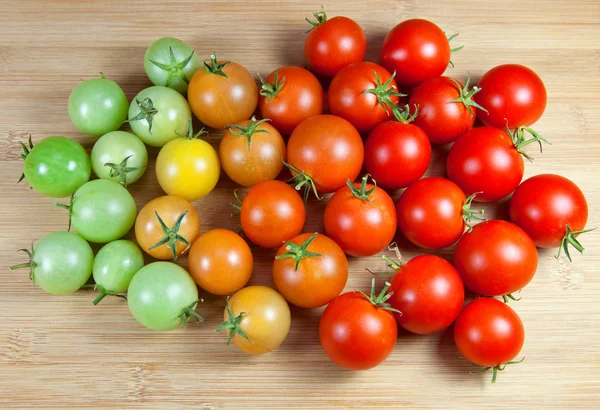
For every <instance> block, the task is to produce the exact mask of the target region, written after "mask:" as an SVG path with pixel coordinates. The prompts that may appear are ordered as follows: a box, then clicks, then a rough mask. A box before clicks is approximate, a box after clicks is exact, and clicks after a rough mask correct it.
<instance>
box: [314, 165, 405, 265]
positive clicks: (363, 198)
mask: <svg viewBox="0 0 600 410" xmlns="http://www.w3.org/2000/svg"><path fill="white" fill-rule="evenodd" d="M368 177H369V175H368V174H367V175H365V176H364V178H363V179H362V183H361V184H358V183H356V184H352V183H350V181H348V182H347V186H345V187H343V188H340V189H339V190H338V191H337V192H336V193H335V194H334V195H333V196H332V197H331V198H330V199H329V202H327V205H326V206H325V216H324V219H325V232H326V233H327V236H329V237H330V238H331V239H333V240H334V241H335V242H336V243H337V244H338V245H340V247H341V248H342V249H343V250H344V252H346V253H347V254H348V255H350V256H370V255H375V254H376V253H378V252H381V251H382V250H383V249H385V248H386V247H387V246H388V245H389V244H390V242H391V241H392V240H393V239H394V235H395V234H396V212H395V209H394V201H392V198H390V196H389V195H388V194H387V193H386V192H385V191H384V190H383V189H381V188H379V187H377V186H374V185H371V184H367V179H368Z"/></svg>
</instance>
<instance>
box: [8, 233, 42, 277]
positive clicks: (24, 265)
mask: <svg viewBox="0 0 600 410" xmlns="http://www.w3.org/2000/svg"><path fill="white" fill-rule="evenodd" d="M17 252H23V253H25V254H26V255H27V257H28V258H29V261H28V262H24V263H19V264H16V265H12V266H11V267H10V268H9V269H10V270H15V269H22V268H29V279H31V280H32V281H33V282H34V283H35V278H34V274H33V270H34V269H35V267H36V266H37V264H36V263H35V262H34V261H33V256H34V255H35V249H34V247H33V242H31V250H29V249H27V248H23V249H19V250H17Z"/></svg>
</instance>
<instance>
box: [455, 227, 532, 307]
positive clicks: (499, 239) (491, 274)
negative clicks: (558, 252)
mask: <svg viewBox="0 0 600 410" xmlns="http://www.w3.org/2000/svg"><path fill="white" fill-rule="evenodd" d="M537 264H538V254H537V249H536V247H535V244H534V243H533V241H532V240H531V238H530V237H529V236H527V234H526V233H525V232H524V231H523V230H522V229H521V228H519V227H518V226H517V225H515V224H512V223H510V222H506V221H500V220H493V221H487V222H483V223H480V224H477V225H475V226H474V227H473V229H472V230H471V231H470V232H465V233H464V235H463V236H462V237H461V238H460V240H459V241H458V244H457V245H456V251H455V252H454V266H456V269H457V270H458V272H459V273H460V276H461V277H462V279H463V282H464V283H465V286H466V287H467V288H469V289H471V290H472V291H473V292H475V293H479V294H481V295H484V296H504V295H510V294H512V293H514V292H517V291H519V290H521V289H522V288H524V287H525V286H526V285H527V284H528V283H529V282H530V281H531V279H533V275H535V271H536V269H537ZM504 297H505V299H506V296H504Z"/></svg>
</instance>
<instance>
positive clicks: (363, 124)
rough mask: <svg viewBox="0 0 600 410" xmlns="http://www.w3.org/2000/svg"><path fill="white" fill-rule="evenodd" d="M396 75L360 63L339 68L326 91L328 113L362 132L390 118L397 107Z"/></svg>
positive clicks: (370, 64) (362, 62) (368, 63)
mask: <svg viewBox="0 0 600 410" xmlns="http://www.w3.org/2000/svg"><path fill="white" fill-rule="evenodd" d="M394 76H395V74H390V73H389V71H387V70H386V69H385V68H383V67H382V66H380V65H378V64H375V63H370V62H368V61H361V62H359V63H353V64H350V65H347V66H346V67H344V68H342V69H341V70H340V71H338V73H337V74H336V75H335V77H333V80H331V84H330V85H329V89H328V90H327V99H328V105H329V111H330V112H331V113H332V114H333V115H337V116H340V117H342V118H344V119H346V120H348V121H350V123H351V124H352V125H354V127H356V129H357V130H358V131H359V132H361V133H365V132H369V131H371V130H372V129H373V128H375V126H376V125H377V124H379V123H380V122H383V121H385V120H388V119H390V118H392V110H394V109H395V107H396V104H397V103H398V97H399V96H404V94H401V93H399V92H397V87H396V81H394Z"/></svg>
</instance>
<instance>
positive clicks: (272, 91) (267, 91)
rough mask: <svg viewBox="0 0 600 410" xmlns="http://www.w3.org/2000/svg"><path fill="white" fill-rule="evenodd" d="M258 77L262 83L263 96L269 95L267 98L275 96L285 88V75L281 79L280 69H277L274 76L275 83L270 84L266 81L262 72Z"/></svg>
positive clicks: (261, 92) (261, 91)
mask: <svg viewBox="0 0 600 410" xmlns="http://www.w3.org/2000/svg"><path fill="white" fill-rule="evenodd" d="M258 79H259V80H260V82H261V83H262V87H261V89H260V95H262V96H263V97H267V99H269V98H273V97H275V96H276V95H277V94H279V91H281V89H282V88H283V85H284V84H285V76H284V77H282V78H281V81H279V72H278V71H275V77H274V78H273V84H269V83H268V82H266V81H265V79H264V78H262V76H261V75H260V74H259V75H258Z"/></svg>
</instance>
